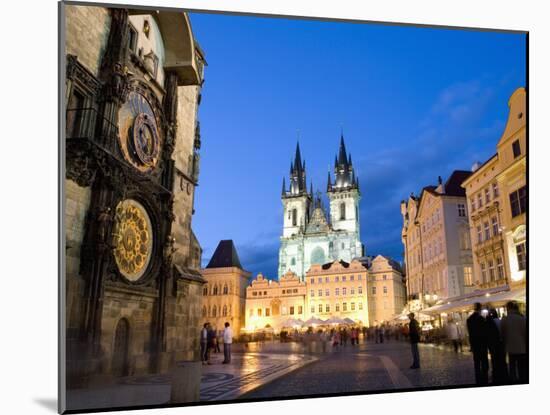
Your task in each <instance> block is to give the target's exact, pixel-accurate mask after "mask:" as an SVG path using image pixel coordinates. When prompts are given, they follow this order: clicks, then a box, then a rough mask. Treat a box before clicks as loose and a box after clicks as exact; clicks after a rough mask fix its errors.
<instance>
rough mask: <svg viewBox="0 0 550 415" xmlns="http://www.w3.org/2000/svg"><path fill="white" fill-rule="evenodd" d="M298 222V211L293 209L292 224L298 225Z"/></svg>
mask: <svg viewBox="0 0 550 415" xmlns="http://www.w3.org/2000/svg"><path fill="white" fill-rule="evenodd" d="M297 223H298V212H297V211H296V209H292V226H296V224H297Z"/></svg>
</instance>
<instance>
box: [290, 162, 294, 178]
mask: <svg viewBox="0 0 550 415" xmlns="http://www.w3.org/2000/svg"><path fill="white" fill-rule="evenodd" d="M293 171H294V166H293V165H292V160H291V161H290V175H291V176H292V172H293Z"/></svg>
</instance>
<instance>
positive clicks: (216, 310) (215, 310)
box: [212, 306, 218, 317]
mask: <svg viewBox="0 0 550 415" xmlns="http://www.w3.org/2000/svg"><path fill="white" fill-rule="evenodd" d="M217 313H218V309H217V308H216V306H214V308H212V317H216V314H217Z"/></svg>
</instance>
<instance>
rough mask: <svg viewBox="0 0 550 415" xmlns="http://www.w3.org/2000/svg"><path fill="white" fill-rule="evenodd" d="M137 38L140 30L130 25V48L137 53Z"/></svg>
mask: <svg viewBox="0 0 550 415" xmlns="http://www.w3.org/2000/svg"><path fill="white" fill-rule="evenodd" d="M137 40H138V32H137V30H136V29H135V28H134V26H132V25H131V24H130V25H129V34H128V49H130V51H131V52H134V53H136V52H137Z"/></svg>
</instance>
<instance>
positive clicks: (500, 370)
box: [487, 308, 508, 385]
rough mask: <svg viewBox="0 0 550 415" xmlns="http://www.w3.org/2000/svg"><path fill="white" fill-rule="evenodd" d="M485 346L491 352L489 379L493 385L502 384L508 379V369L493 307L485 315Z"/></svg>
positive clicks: (495, 311)
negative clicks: (490, 377)
mask: <svg viewBox="0 0 550 415" xmlns="http://www.w3.org/2000/svg"><path fill="white" fill-rule="evenodd" d="M487 346H488V348H489V353H490V354H491V369H492V371H491V376H492V379H491V380H492V382H493V384H495V385H503V384H505V383H506V381H507V379H508V371H507V369H506V354H505V352H504V343H503V342H502V337H501V333H500V320H499V319H498V314H497V310H495V309H494V308H492V309H490V310H489V314H488V315H487Z"/></svg>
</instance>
